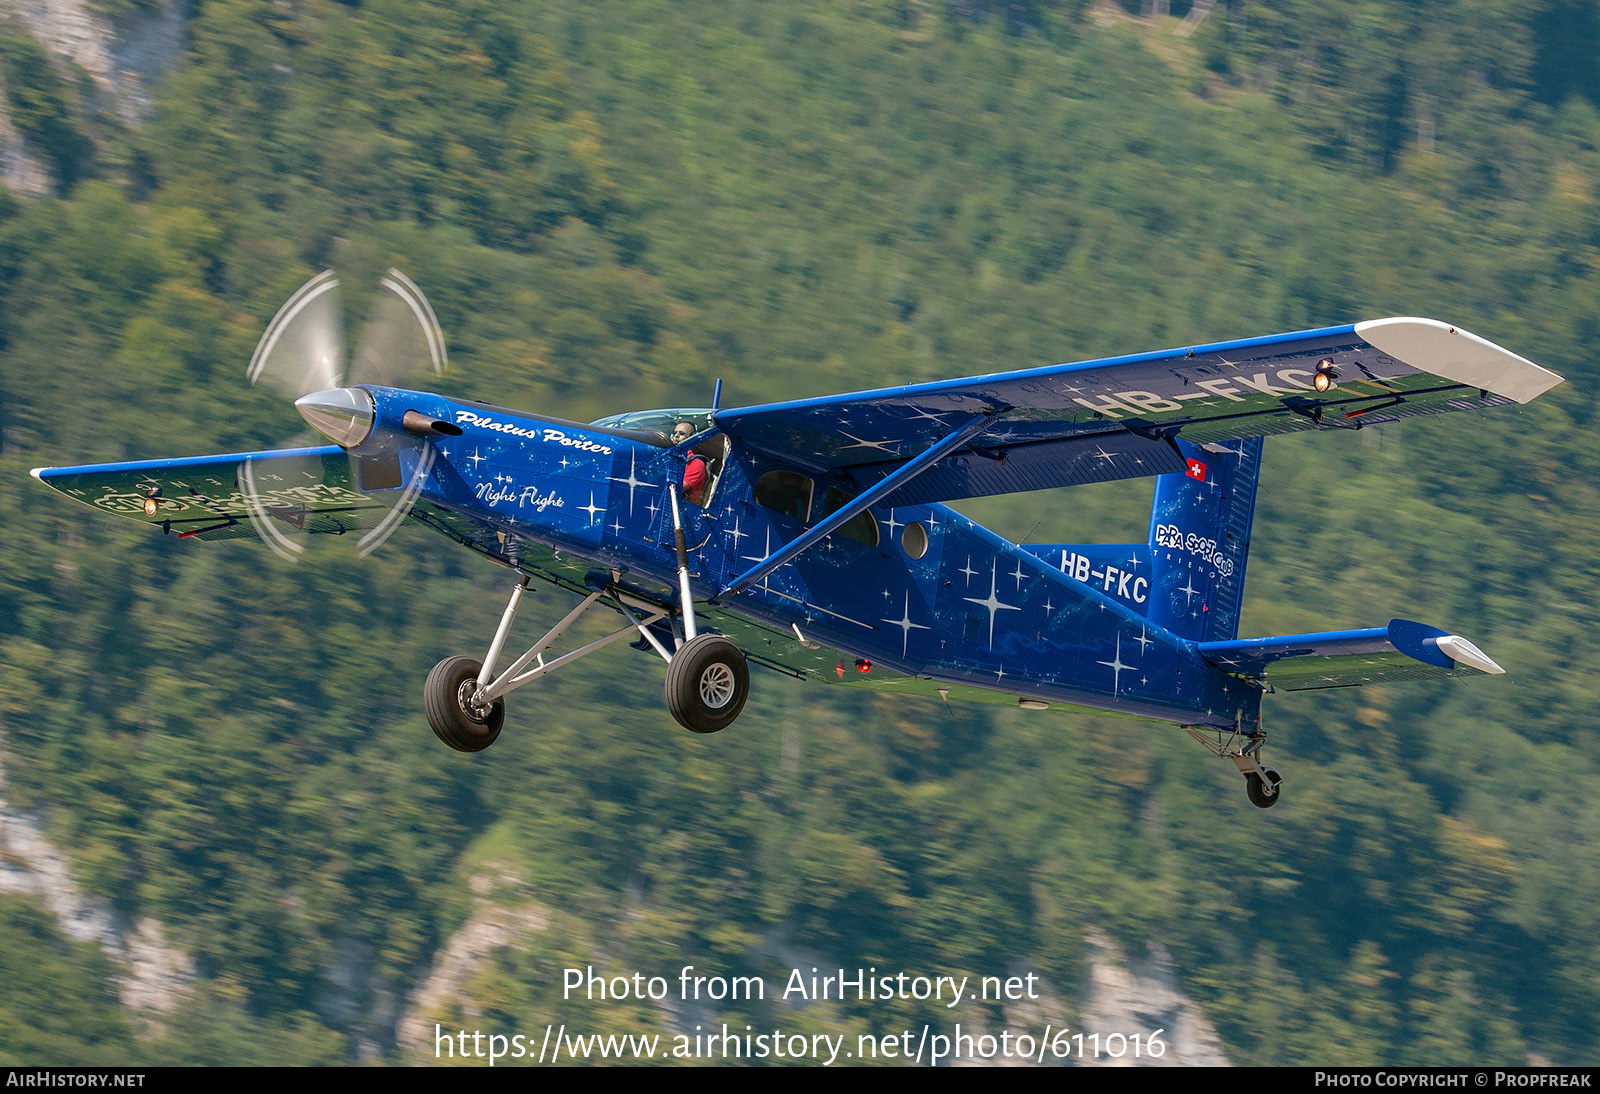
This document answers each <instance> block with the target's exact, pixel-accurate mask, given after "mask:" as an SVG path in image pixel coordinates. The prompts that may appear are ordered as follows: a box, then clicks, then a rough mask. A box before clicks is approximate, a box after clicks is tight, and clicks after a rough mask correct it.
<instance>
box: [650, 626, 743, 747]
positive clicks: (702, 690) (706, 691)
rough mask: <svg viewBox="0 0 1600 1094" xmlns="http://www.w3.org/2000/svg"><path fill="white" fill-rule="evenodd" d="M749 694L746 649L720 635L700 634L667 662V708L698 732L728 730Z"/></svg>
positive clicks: (685, 724) (693, 730)
mask: <svg viewBox="0 0 1600 1094" xmlns="http://www.w3.org/2000/svg"><path fill="white" fill-rule="evenodd" d="M749 695H750V667H749V665H748V664H746V662H745V657H744V651H743V650H741V649H739V647H738V646H736V645H734V644H733V643H732V642H730V641H728V640H727V639H726V638H724V637H722V636H721V635H720V634H701V635H696V636H695V637H694V638H691V639H690V640H689V641H687V642H685V643H684V644H683V646H682V647H681V648H680V649H679V650H678V652H677V653H675V654H673V655H672V660H671V661H670V662H668V664H667V709H668V710H670V711H671V712H672V716H673V717H674V718H676V719H677V720H678V724H679V725H681V726H683V728H685V729H687V730H690V731H692V732H694V733H715V732H717V731H718V730H719V729H726V728H727V727H728V726H729V725H731V724H732V723H733V720H734V719H735V718H737V717H738V716H739V712H740V711H741V710H743V709H744V701H745V699H746V698H748V697H749Z"/></svg>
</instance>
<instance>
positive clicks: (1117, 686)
mask: <svg viewBox="0 0 1600 1094" xmlns="http://www.w3.org/2000/svg"><path fill="white" fill-rule="evenodd" d="M1095 664H1097V665H1104V666H1106V668H1108V669H1110V670H1111V695H1112V697H1113V698H1115V697H1116V695H1117V693H1118V692H1119V691H1120V690H1121V689H1122V670H1123V669H1131V668H1133V666H1132V665H1124V664H1123V663H1122V632H1121V631H1118V632H1117V652H1116V655H1115V656H1114V657H1113V658H1112V659H1111V660H1110V661H1096V662H1095Z"/></svg>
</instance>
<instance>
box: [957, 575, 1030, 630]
mask: <svg viewBox="0 0 1600 1094" xmlns="http://www.w3.org/2000/svg"><path fill="white" fill-rule="evenodd" d="M967 561H968V563H969V564H970V563H971V559H968V560H967ZM998 578H999V563H998V562H995V563H994V564H992V565H991V566H990V567H989V598H988V599H987V600H979V599H978V598H976V597H972V596H964V597H962V598H961V599H963V600H965V601H967V602H969V603H972V604H981V605H983V606H984V607H985V608H988V609H989V648H990V649H991V650H992V649H994V615H995V612H1000V611H1006V612H1018V611H1021V610H1022V609H1021V608H1019V607H1018V606H1017V605H1015V604H1003V603H1001V602H1000V599H999V598H998V597H997V596H995V584H996V581H997V580H998Z"/></svg>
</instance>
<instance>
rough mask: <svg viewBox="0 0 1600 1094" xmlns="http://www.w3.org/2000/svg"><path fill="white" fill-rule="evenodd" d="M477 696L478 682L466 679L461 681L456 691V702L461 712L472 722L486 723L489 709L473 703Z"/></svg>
mask: <svg viewBox="0 0 1600 1094" xmlns="http://www.w3.org/2000/svg"><path fill="white" fill-rule="evenodd" d="M477 695H478V681H476V680H474V679H471V678H468V679H466V680H463V681H461V686H460V687H459V688H457V689H456V702H458V703H460V704H461V712H462V713H463V714H465V715H466V716H467V717H468V718H471V719H472V720H473V721H474V722H480V723H482V722H487V721H488V720H489V709H490V708H489V707H488V706H487V705H484V706H480V705H479V704H478V703H476V702H474V700H475V699H476V698H477Z"/></svg>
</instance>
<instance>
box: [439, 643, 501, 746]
mask: <svg viewBox="0 0 1600 1094" xmlns="http://www.w3.org/2000/svg"><path fill="white" fill-rule="evenodd" d="M482 668H483V665H482V663H480V662H478V661H475V660H473V659H472V658H470V657H446V658H445V659H444V660H443V661H440V662H439V663H438V664H437V665H435V666H433V671H432V672H430V673H428V682H427V683H425V684H423V685H422V709H423V710H424V711H426V712H427V715H428V724H429V725H430V726H432V727H433V734H434V736H435V737H438V738H439V740H441V741H443V742H444V743H445V744H447V745H449V746H450V747H451V748H453V749H455V750H456V751H457V752H482V751H483V750H484V749H486V748H488V747H489V746H490V745H492V744H494V742H495V738H497V737H499V736H500V728H501V727H502V726H504V725H505V722H506V705H505V703H504V702H503V701H501V700H499V699H496V700H495V701H494V703H493V704H492V705H491V706H490V707H489V713H488V714H487V715H486V716H485V715H480V714H479V713H477V712H476V711H473V710H471V709H469V708H468V707H467V704H466V699H467V696H468V695H470V694H471V689H472V688H476V687H477V680H478V672H479V671H480V670H481V669H482Z"/></svg>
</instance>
